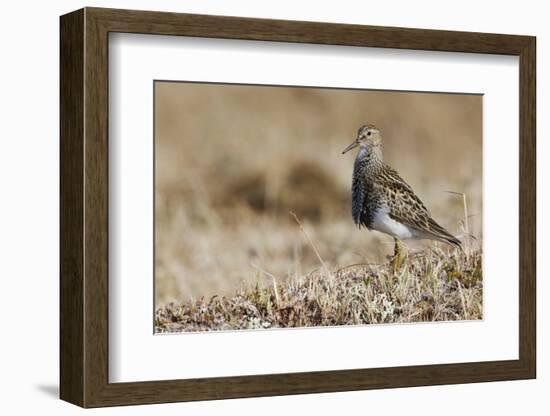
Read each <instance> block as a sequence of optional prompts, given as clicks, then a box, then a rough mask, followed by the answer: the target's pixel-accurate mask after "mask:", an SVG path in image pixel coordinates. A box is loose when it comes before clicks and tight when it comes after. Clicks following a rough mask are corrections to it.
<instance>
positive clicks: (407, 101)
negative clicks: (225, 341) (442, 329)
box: [153, 81, 483, 333]
mask: <svg viewBox="0 0 550 416" xmlns="http://www.w3.org/2000/svg"><path fill="white" fill-rule="evenodd" d="M154 97H155V98H154V99H155V105H154V108H155V109H154V120H155V128H154V138H153V140H154V148H155V151H154V158H155V161H154V163H155V183H154V186H155V189H154V195H155V202H154V204H155V206H154V209H155V217H154V220H155V221H154V227H155V229H154V233H155V273H154V276H155V277H154V279H155V282H154V286H155V333H176V332H197V331H219V330H223V331H227V330H243V329H245V330H256V329H257V330H268V329H275V328H290V327H322V326H341V325H368V324H393V323H413V322H436V321H460V320H479V319H482V318H483V273H482V254H483V253H482V243H483V235H482V225H483V224H482V200H483V193H482V171H483V169H482V148H483V140H482V104H483V97H482V95H479V94H467V93H438V92H408V91H379V90H360V89H337V88H316V87H300V86H264V85H240V84H221V83H193V82H172V81H155V83H154Z"/></svg>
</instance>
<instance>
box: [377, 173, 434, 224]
mask: <svg viewBox="0 0 550 416" xmlns="http://www.w3.org/2000/svg"><path fill="white" fill-rule="evenodd" d="M380 175H381V177H380V181H379V183H380V185H381V189H380V191H381V192H383V194H384V200H385V201H386V204H387V205H388V209H389V211H390V212H389V215H390V217H392V218H393V219H394V220H396V221H399V222H401V223H403V224H406V225H408V226H411V227H414V228H417V229H419V230H424V229H427V228H428V219H429V218H430V213H429V211H428V208H426V206H425V205H424V203H423V202H422V201H421V200H420V198H419V197H418V196H416V194H415V193H414V191H413V190H412V188H411V187H410V185H409V184H408V183H407V182H405V181H404V180H403V178H401V176H399V174H398V173H397V171H395V170H394V169H392V168H390V167H389V166H386V167H385V169H383V171H382V172H381V174H380Z"/></svg>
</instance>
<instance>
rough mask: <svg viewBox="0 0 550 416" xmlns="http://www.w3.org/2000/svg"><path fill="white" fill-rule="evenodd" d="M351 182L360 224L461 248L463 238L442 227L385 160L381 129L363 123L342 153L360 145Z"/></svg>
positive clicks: (354, 212) (354, 210) (400, 236)
mask: <svg viewBox="0 0 550 416" xmlns="http://www.w3.org/2000/svg"><path fill="white" fill-rule="evenodd" d="M358 146H359V151H358V152H357V156H356V158H355V164H354V169H353V182H352V216H353V220H354V222H355V223H356V224H357V225H358V226H359V227H361V226H365V227H366V228H367V229H369V230H377V231H380V232H383V233H386V234H389V235H391V236H392V237H394V238H395V239H396V250H397V243H398V242H397V240H404V239H432V240H438V241H442V242H444V243H447V244H450V245H452V246H455V247H457V248H460V249H461V248H462V244H461V242H460V240H458V239H457V238H456V237H454V236H453V235H451V234H450V233H449V232H448V231H447V230H445V229H444V228H443V227H442V226H440V225H439V224H438V223H437V222H436V221H435V220H434V219H433V218H432V217H431V215H430V213H429V211H428V209H427V208H426V206H425V205H424V203H423V202H422V201H421V200H420V198H419V197H418V196H417V195H416V194H415V193H414V191H413V190H412V188H411V187H410V186H409V184H407V183H406V182H405V181H404V180H403V178H401V176H399V174H398V173H397V171H396V170H395V169H393V168H391V167H390V166H388V165H386V164H385V163H384V162H383V158H382V137H381V135H380V130H378V128H376V126H374V125H372V124H365V125H364V126H361V127H360V128H359V130H358V132H357V138H356V139H355V141H354V142H353V143H352V144H350V145H349V146H348V147H347V148H346V149H345V150H344V151H343V152H342V153H346V152H347V151H349V150H351V149H353V148H355V147H358Z"/></svg>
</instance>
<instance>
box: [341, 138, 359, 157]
mask: <svg viewBox="0 0 550 416" xmlns="http://www.w3.org/2000/svg"><path fill="white" fill-rule="evenodd" d="M357 146H359V142H358V141H357V140H354V141H353V143H352V144H350V145H349V146H348V147H346V148H345V149H344V151H343V152H342V154H344V153H347V152H349V151H350V150H351V149H355V148H356V147H357Z"/></svg>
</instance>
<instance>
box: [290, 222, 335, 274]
mask: <svg viewBox="0 0 550 416" xmlns="http://www.w3.org/2000/svg"><path fill="white" fill-rule="evenodd" d="M289 214H290V215H292V216H293V217H294V221H296V224H298V227H300V230H302V233H304V235H305V236H306V238H307V241H308V242H309V244H310V245H311V247H312V248H313V251H314V252H315V255H316V256H317V258H318V259H319V262H320V263H321V266H323V269H325V272H326V273H327V276H330V270H329V269H328V267H327V265H326V264H325V262H324V261H323V259H322V258H321V255H320V254H319V250H317V247H315V244H313V241H312V240H311V238H310V237H309V235H308V233H307V232H306V230H305V229H304V227H303V226H302V223H301V222H300V220H299V219H298V217H297V216H296V214H295V213H294V212H292V211H289Z"/></svg>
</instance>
